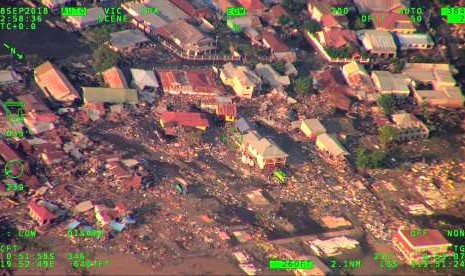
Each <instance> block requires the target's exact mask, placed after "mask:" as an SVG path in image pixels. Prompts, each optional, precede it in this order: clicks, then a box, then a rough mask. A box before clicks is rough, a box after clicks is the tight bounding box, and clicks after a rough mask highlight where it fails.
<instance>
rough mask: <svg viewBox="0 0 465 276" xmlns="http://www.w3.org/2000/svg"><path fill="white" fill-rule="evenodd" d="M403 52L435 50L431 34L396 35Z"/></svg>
mask: <svg viewBox="0 0 465 276" xmlns="http://www.w3.org/2000/svg"><path fill="white" fill-rule="evenodd" d="M394 38H395V41H396V42H397V44H398V46H399V49H400V50H401V51H407V50H428V49H433V47H434V41H433V39H432V38H431V36H430V35H429V34H395V35H394Z"/></svg>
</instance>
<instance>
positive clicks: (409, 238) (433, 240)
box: [392, 228, 452, 263]
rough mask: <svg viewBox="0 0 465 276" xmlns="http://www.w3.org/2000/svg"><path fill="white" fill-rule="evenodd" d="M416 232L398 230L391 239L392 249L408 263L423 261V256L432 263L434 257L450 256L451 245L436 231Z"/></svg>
mask: <svg viewBox="0 0 465 276" xmlns="http://www.w3.org/2000/svg"><path fill="white" fill-rule="evenodd" d="M418 230H419V229H402V228H399V229H398V230H397V232H396V233H395V234H394V236H393V237H392V242H393V244H394V247H395V248H396V249H397V250H398V251H399V252H400V253H401V254H402V256H403V257H404V259H405V260H406V261H407V262H408V263H412V262H418V261H424V260H425V259H424V258H425V255H426V257H428V259H429V260H431V261H432V262H435V261H436V258H435V256H451V248H452V243H450V242H449V241H448V240H447V239H446V238H445V237H444V236H443V235H442V234H441V232H439V231H438V230H436V229H421V232H418ZM441 259H442V258H441Z"/></svg>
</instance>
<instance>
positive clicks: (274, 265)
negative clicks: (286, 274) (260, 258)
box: [269, 260, 315, 270]
mask: <svg viewBox="0 0 465 276" xmlns="http://www.w3.org/2000/svg"><path fill="white" fill-rule="evenodd" d="M314 266H315V265H314V263H313V261H312V260H270V263H269V269H270V270H295V269H313V268H314Z"/></svg>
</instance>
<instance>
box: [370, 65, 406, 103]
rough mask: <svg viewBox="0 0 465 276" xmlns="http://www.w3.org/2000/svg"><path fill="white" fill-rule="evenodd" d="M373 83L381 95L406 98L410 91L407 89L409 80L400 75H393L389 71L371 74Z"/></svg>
mask: <svg viewBox="0 0 465 276" xmlns="http://www.w3.org/2000/svg"><path fill="white" fill-rule="evenodd" d="M371 78H372V79H373V83H374V84H375V86H376V88H377V89H378V90H379V92H380V93H381V94H383V95H393V96H396V97H408V95H409V94H410V89H409V88H408V85H407V84H408V83H409V79H408V78H406V77H405V75H402V74H393V73H391V72H389V71H373V72H371Z"/></svg>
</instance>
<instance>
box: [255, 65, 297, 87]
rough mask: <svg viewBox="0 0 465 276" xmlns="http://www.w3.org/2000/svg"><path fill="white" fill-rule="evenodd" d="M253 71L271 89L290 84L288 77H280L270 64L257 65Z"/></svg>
mask: <svg viewBox="0 0 465 276" xmlns="http://www.w3.org/2000/svg"><path fill="white" fill-rule="evenodd" d="M254 71H255V73H257V75H258V76H260V78H262V80H263V82H264V83H267V84H268V85H269V86H270V87H271V88H282V87H284V86H288V85H290V84H291V80H290V79H289V77H288V76H282V75H280V74H279V73H278V72H277V71H276V70H275V69H274V68H273V67H272V66H271V65H270V64H263V63H259V64H257V65H256V66H255V70H254Z"/></svg>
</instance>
